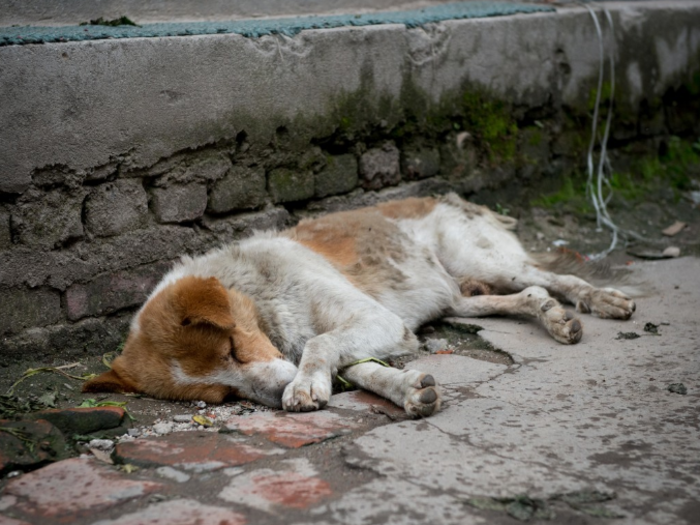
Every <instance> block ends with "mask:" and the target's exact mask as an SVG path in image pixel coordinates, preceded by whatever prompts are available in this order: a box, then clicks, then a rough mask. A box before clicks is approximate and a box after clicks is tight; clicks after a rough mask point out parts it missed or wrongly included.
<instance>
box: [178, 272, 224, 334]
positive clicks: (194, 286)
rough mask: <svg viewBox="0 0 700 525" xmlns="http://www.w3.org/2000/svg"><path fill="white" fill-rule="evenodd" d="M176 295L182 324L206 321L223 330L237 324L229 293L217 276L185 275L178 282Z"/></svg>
mask: <svg viewBox="0 0 700 525" xmlns="http://www.w3.org/2000/svg"><path fill="white" fill-rule="evenodd" d="M175 297H176V299H175V300H176V304H177V311H178V314H179V316H180V324H181V325H182V326H187V325H190V324H200V323H204V324H209V325H212V326H216V327H217V328H221V329H222V330H231V329H232V328H234V327H235V326H236V323H235V322H234V320H233V316H232V315H231V303H230V301H229V297H228V293H227V292H226V289H225V288H224V287H223V286H222V284H221V283H220V282H219V280H218V279H217V278H216V277H209V278H208V279H202V278H201V277H185V278H184V279H181V280H180V281H179V282H178V283H177V284H176V289H175Z"/></svg>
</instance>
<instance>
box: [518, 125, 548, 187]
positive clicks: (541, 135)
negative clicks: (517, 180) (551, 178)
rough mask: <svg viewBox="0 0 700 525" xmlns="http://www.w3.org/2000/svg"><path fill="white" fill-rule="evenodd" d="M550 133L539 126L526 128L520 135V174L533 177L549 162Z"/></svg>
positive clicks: (528, 177)
mask: <svg viewBox="0 0 700 525" xmlns="http://www.w3.org/2000/svg"><path fill="white" fill-rule="evenodd" d="M549 143H550V137H549V134H548V133H547V132H546V131H544V130H542V129H539V128H537V127H530V128H524V129H522V130H520V133H519V136H518V149H519V151H518V153H519V156H520V164H521V167H520V176H521V177H522V178H523V179H526V180H527V179H533V178H536V177H537V176H539V175H540V174H541V173H542V169H543V168H544V167H545V166H547V165H548V164H549Z"/></svg>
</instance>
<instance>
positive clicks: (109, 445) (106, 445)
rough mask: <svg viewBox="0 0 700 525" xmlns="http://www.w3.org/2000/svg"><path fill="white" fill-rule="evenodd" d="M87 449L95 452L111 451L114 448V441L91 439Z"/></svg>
mask: <svg viewBox="0 0 700 525" xmlns="http://www.w3.org/2000/svg"><path fill="white" fill-rule="evenodd" d="M88 447H90V448H94V449H97V450H112V449H113V448H114V441H112V440H111V439H92V440H90V443H88Z"/></svg>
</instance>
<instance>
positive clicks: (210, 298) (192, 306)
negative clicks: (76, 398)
mask: <svg viewBox="0 0 700 525" xmlns="http://www.w3.org/2000/svg"><path fill="white" fill-rule="evenodd" d="M139 325H140V328H139V329H138V330H133V331H132V332H131V334H130V335H129V338H128V339H127V341H126V344H125V345H124V351H123V352H122V355H121V356H119V357H117V358H116V359H115V360H114V362H113V363H112V370H110V371H108V372H105V373H104V374H102V375H100V376H98V377H97V378H94V379H93V380H91V381H88V382H87V383H85V385H84V387H83V388H84V391H86V392H134V391H138V392H144V393H146V394H149V395H152V396H154V397H157V398H160V399H201V400H203V401H206V402H208V403H221V402H222V401H223V400H224V399H225V398H226V397H227V396H229V395H232V394H235V390H234V389H233V388H230V387H227V386H224V385H212V384H205V383H202V384H196V379H197V377H202V378H204V377H206V376H207V375H208V374H211V373H212V372H215V371H216V370H225V369H228V368H230V367H232V366H234V367H235V366H244V365H245V364H247V363H251V362H254V361H269V360H271V359H274V358H278V357H282V355H281V354H280V352H279V351H278V350H277V349H276V348H275V347H274V346H273V345H272V343H271V342H270V340H269V339H268V338H267V336H266V335H265V334H264V333H263V332H262V330H261V329H260V327H259V324H258V313H257V310H256V309H255V305H254V304H253V301H252V300H251V299H250V298H248V297H246V296H245V295H243V294H241V293H239V292H236V291H235V290H229V291H227V290H226V289H225V288H224V287H223V286H222V285H221V283H220V282H219V281H218V280H217V279H215V278H213V277H212V278H209V279H203V278H200V277H192V276H189V277H184V278H182V279H180V280H178V281H177V282H176V283H174V284H172V285H170V286H168V287H166V288H165V289H163V290H162V291H161V292H160V293H158V295H156V296H155V297H153V298H152V299H151V300H150V301H149V302H148V303H147V304H146V306H145V308H144V310H143V311H142V312H141V314H140V316H139ZM176 363H177V365H178V366H179V367H180V368H181V369H182V371H183V372H184V373H185V374H186V375H187V376H188V377H189V378H190V380H191V381H193V383H194V384H180V383H178V382H177V381H176V378H174V377H173V374H172V370H173V366H175V364H176Z"/></svg>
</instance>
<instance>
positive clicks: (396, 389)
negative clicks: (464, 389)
mask: <svg viewBox="0 0 700 525" xmlns="http://www.w3.org/2000/svg"><path fill="white" fill-rule="evenodd" d="M342 375H343V377H344V378H346V379H347V380H348V381H350V382H351V383H352V384H354V385H356V386H358V387H360V388H362V389H363V390H369V391H370V392H374V393H375V394H377V395H379V396H381V397H385V398H387V399H389V400H391V401H392V402H393V403H394V404H396V405H398V406H400V407H403V408H404V409H405V410H406V413H407V414H409V415H411V416H414V417H427V416H429V415H431V414H433V413H434V412H437V411H438V410H440V403H441V397H440V391H439V389H438V387H437V385H436V383H435V379H434V378H433V376H431V375H429V374H425V373H423V372H419V371H417V370H398V369H396V368H390V367H385V366H382V365H380V364H377V363H373V362H368V363H360V364H357V365H353V366H350V367H348V368H346V369H345V370H343V372H342Z"/></svg>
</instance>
